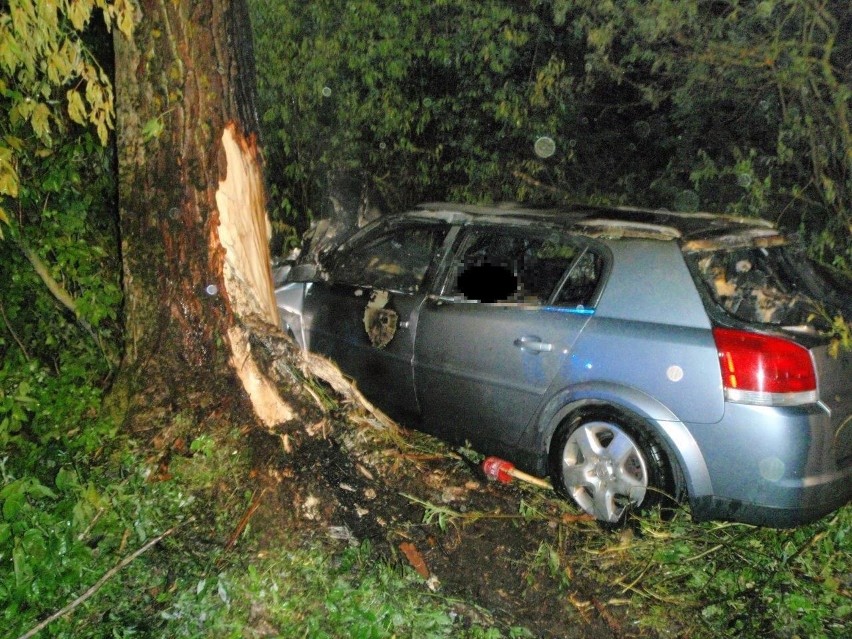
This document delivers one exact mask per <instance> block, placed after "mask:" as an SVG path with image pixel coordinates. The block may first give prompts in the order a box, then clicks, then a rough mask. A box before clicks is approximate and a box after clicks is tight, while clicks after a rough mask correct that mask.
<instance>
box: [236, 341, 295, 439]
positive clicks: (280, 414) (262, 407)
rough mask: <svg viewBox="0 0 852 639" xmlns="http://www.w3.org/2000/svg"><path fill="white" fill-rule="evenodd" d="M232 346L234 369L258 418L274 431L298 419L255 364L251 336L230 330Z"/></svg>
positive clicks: (270, 381)
mask: <svg viewBox="0 0 852 639" xmlns="http://www.w3.org/2000/svg"><path fill="white" fill-rule="evenodd" d="M228 340H229V342H230V344H231V365H232V366H233V367H234V369H235V370H236V371H237V376H238V377H239V378H240V381H241V382H242V384H243V388H244V389H245V391H246V393H248V396H249V399H250V400H251V403H252V406H253V407H254V411H255V414H256V415H257V416H258V418H259V419H260V420H261V421H262V422H263V424H264V425H265V426H267V427H273V426H276V425H278V424H281V423H283V422H287V421H290V420H291V419H293V418H294V417H295V413H294V412H293V409H292V407H291V406H290V404H289V403H288V402H286V401H284V400H283V399H282V398H281V395H280V394H279V392H278V389H277V388H276V387H275V384H273V382H272V380H270V379H269V378H268V377H266V375H264V374H263V373H262V372H261V370H260V368H259V367H258V365H257V362H256V361H255V359H254V357H253V355H252V352H251V344H250V343H249V339H248V333H247V332H246V331H245V330H243V329H242V328H241V327H240V326H237V325H235V326H232V327H231V328H229V329H228Z"/></svg>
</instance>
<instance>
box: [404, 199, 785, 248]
mask: <svg viewBox="0 0 852 639" xmlns="http://www.w3.org/2000/svg"><path fill="white" fill-rule="evenodd" d="M416 212H417V213H420V214H424V213H425V214H426V215H427V216H428V217H432V215H435V216H436V217H440V218H442V219H446V220H447V221H452V222H478V223H486V224H487V223H494V224H506V223H512V224H521V225H525V224H540V225H544V226H554V227H561V228H565V227H575V228H576V230H577V231H579V232H581V233H584V234H589V235H600V236H616V237H619V236H624V237H627V236H630V237H636V236H641V237H648V238H655V239H660V240H672V239H681V240H682V241H695V240H713V239H714V238H720V237H724V236H736V235H738V234H739V233H743V232H745V233H746V234H749V233H753V232H754V231H755V230H757V229H759V230H760V231H761V234H773V230H774V229H775V227H774V226H773V225H772V224H771V223H769V222H767V221H766V220H761V219H759V218H742V217H733V216H729V215H720V214H714V213H685V212H677V211H668V210H666V209H642V208H632V207H604V206H585V205H577V206H566V207H561V208H525V207H523V206H520V205H514V204H513V205H506V204H497V205H493V206H482V205H473V204H457V203H445V202H433V203H426V204H421V205H419V206H418V207H417V209H416Z"/></svg>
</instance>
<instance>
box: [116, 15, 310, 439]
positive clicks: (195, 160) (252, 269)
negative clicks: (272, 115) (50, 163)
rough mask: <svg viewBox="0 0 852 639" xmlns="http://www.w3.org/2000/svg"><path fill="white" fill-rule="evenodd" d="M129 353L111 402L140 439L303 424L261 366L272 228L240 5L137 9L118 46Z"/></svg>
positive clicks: (268, 314)
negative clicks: (229, 418) (149, 434)
mask: <svg viewBox="0 0 852 639" xmlns="http://www.w3.org/2000/svg"><path fill="white" fill-rule="evenodd" d="M115 48H116V58H117V60H116V89H117V91H116V93H117V109H116V110H117V125H118V154H119V209H120V211H119V212H120V228H121V236H122V238H121V239H122V253H123V268H124V291H125V328H126V331H125V335H126V341H125V352H124V358H123V362H122V368H121V373H120V376H119V378H118V381H117V383H116V386H115V390H114V393H113V399H114V400H115V401H117V402H119V403H120V404H119V408H120V410H121V413H122V414H124V415H125V417H126V419H127V422H128V424H129V425H130V426H131V428H136V429H145V430H147V429H151V428H154V429H156V428H157V424H158V423H159V424H160V425H161V426H162V425H163V423H162V422H161V421H160V418H163V419H164V420H165V421H166V422H167V421H169V415H170V414H171V415H174V414H177V413H181V412H189V413H190V414H191V415H192V416H193V417H194V419H195V421H203V420H204V419H205V418H206V417H208V416H210V415H213V414H221V413H222V412H223V411H225V412H227V413H229V414H231V415H234V416H244V417H247V416H250V415H254V416H255V417H256V418H257V419H259V420H260V422H262V423H263V424H264V425H266V426H272V425H276V424H282V423H286V422H289V421H291V420H294V419H296V418H297V417H298V415H299V412H300V407H301V406H302V405H303V404H304V403H305V402H304V401H303V400H301V399H300V397H299V395H300V394H299V393H298V392H297V390H298V389H297V388H296V387H295V386H293V387H291V389H290V390H291V392H290V393H289V394H288V393H287V389H286V388H285V389H284V390H285V392H284V393H283V396H282V393H281V392H280V389H279V388H278V387H277V385H276V383H275V381H274V380H270V379H269V378H268V377H267V376H266V375H265V374H264V372H263V371H262V370H261V369H260V367H259V366H258V365H257V362H256V361H255V357H254V354H253V353H252V349H251V337H250V335H249V334H248V332H247V330H246V328H245V326H244V320H245V319H246V318H252V323H253V325H254V326H256V327H257V326H267V327H268V328H269V330H270V331H271V332H272V333H274V332H275V331H276V330H277V324H278V317H277V313H276V310H275V301H274V297H273V294H272V280H271V274H270V256H269V250H268V239H269V222H268V220H267V217H266V210H265V202H264V189H263V179H262V168H261V161H260V154H259V152H258V149H257V138H256V129H257V127H256V120H255V112H254V102H253V82H254V78H253V66H252V65H253V52H252V48H251V34H250V30H249V23H248V19H247V12H246V7H245V4H244V0H234V1H230V0H205V1H201V2H191V3H184V2H181V3H173V2H169V3H161V2H158V1H156V0H142V1H141V2H140V3H139V10H138V12H137V16H136V21H135V29H134V34H133V38H132V39H129V40H128V39H126V38H124V37H123V36H121V35H120V34H117V35H116V41H115Z"/></svg>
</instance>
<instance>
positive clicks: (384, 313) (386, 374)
mask: <svg viewBox="0 0 852 639" xmlns="http://www.w3.org/2000/svg"><path fill="white" fill-rule="evenodd" d="M448 228H449V227H448V225H447V224H445V223H442V222H436V221H431V220H416V221H406V222H403V223H401V224H397V223H390V224H386V225H379V226H377V227H376V228H375V229H373V231H371V232H368V233H367V234H366V235H365V236H364V237H362V238H361V239H360V240H357V241H356V243H355V244H354V245H352V246H345V247H344V249H343V250H342V251H341V252H340V253H339V254H338V255H337V256H336V258H335V259H334V260H333V263H332V264H331V269H330V271H331V272H330V278H329V281H327V282H314V283H312V284H311V285H310V287H309V288H308V289H307V291H306V294H305V302H304V307H303V308H304V310H303V318H304V319H305V321H306V329H307V346H308V349H309V350H311V351H313V352H316V353H320V354H322V355H325V356H327V357H329V358H330V359H332V360H333V361H334V362H336V363H337V365H338V366H339V367H340V369H341V370H342V371H343V372H344V373H346V374H347V375H349V376H351V377H352V378H353V379H354V380H355V382H356V384H357V385H358V388H359V389H360V390H361V391H362V392H363V393H364V394H365V395H366V396H367V397H368V398H370V400H371V401H373V402H374V403H376V404H377V405H378V406H380V407H381V408H382V409H383V410H385V411H386V412H387V413H388V414H390V415H391V416H392V417H394V418H396V419H400V420H403V421H406V420H408V419H410V418H412V417H416V415H418V413H419V408H418V404H417V397H416V395H415V392H414V378H413V372H412V357H413V353H414V334H415V331H416V329H417V322H418V313H419V310H420V306H421V304H422V303H423V299H424V290H425V288H424V287H425V286H426V285H427V284H428V280H429V278H430V277H431V273H432V271H433V270H434V264H435V263H436V260H438V259H440V256H441V248H442V246H443V241H444V238H445V237H446V235H447V231H448Z"/></svg>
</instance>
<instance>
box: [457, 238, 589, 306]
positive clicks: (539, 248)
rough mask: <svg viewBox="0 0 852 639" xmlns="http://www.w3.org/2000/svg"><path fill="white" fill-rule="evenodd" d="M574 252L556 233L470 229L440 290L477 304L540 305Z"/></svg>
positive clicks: (576, 251) (577, 248) (555, 285)
mask: <svg viewBox="0 0 852 639" xmlns="http://www.w3.org/2000/svg"><path fill="white" fill-rule="evenodd" d="M580 252H581V249H580V247H578V246H576V245H574V244H573V243H570V242H568V241H565V240H564V238H562V237H561V236H559V235H553V236H547V235H546V234H529V233H524V232H522V231H521V232H519V231H513V230H506V229H476V230H471V231H470V232H468V234H467V235H466V236H465V237H464V238H463V239H462V244H461V247H460V252H459V257H458V260H457V263H456V264H455V265H454V267H453V269H452V272H451V274H450V277H449V280H448V282H447V286H446V288H445V291H444V293H445V294H447V295H451V296H461V297H463V298H465V299H467V300H471V301H478V302H483V303H494V302H504V303H505V302H509V303H513V302H514V303H519V304H546V303H547V302H548V301H549V300H550V298H551V296H552V294H553V292H554V291H555V289H556V287H557V285H558V284H559V282H560V280H561V279H562V277H563V274H564V273H565V271H566V270H567V269H568V267H569V266H570V265H571V264H572V262H573V261H574V260H575V259H576V258H577V256H578V255H579V254H580Z"/></svg>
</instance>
